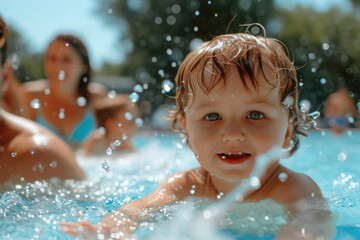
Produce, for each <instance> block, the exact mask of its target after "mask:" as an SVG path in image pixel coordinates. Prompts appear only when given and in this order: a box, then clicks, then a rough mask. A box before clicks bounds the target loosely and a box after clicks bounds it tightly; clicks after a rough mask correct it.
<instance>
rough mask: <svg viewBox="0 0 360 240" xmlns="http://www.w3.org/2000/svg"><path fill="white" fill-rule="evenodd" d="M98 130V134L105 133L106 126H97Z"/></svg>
mask: <svg viewBox="0 0 360 240" xmlns="http://www.w3.org/2000/svg"><path fill="white" fill-rule="evenodd" d="M98 131H99V132H100V134H102V135H105V133H106V128H104V127H99V128H98Z"/></svg>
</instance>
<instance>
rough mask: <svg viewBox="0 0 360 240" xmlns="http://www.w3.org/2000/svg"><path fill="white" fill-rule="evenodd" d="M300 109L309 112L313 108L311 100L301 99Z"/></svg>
mask: <svg viewBox="0 0 360 240" xmlns="http://www.w3.org/2000/svg"><path fill="white" fill-rule="evenodd" d="M299 105H300V110H301V111H302V112H309V111H310V108H311V102H310V101H309V100H307V99H304V100H301V101H300V103H299Z"/></svg>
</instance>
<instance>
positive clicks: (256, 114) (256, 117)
mask: <svg viewBox="0 0 360 240" xmlns="http://www.w3.org/2000/svg"><path fill="white" fill-rule="evenodd" d="M263 117H264V115H263V114H262V113H261V112H258V111H253V112H250V113H249V114H248V115H247V116H246V118H249V119H252V120H260V119H262V118H263Z"/></svg>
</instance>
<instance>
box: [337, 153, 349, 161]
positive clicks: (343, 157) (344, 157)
mask: <svg viewBox="0 0 360 240" xmlns="http://www.w3.org/2000/svg"><path fill="white" fill-rule="evenodd" d="M337 158H338V160H339V161H340V162H343V161H345V160H346V159H347V155H346V153H344V152H341V153H339V154H338V156H337Z"/></svg>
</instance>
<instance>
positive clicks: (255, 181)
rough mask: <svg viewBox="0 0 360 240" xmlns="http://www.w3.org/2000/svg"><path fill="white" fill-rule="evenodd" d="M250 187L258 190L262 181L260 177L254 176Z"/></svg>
mask: <svg viewBox="0 0 360 240" xmlns="http://www.w3.org/2000/svg"><path fill="white" fill-rule="evenodd" d="M250 185H251V186H252V187H253V188H256V189H258V188H259V187H260V180H259V178H258V177H256V176H253V177H251V178H250Z"/></svg>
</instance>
